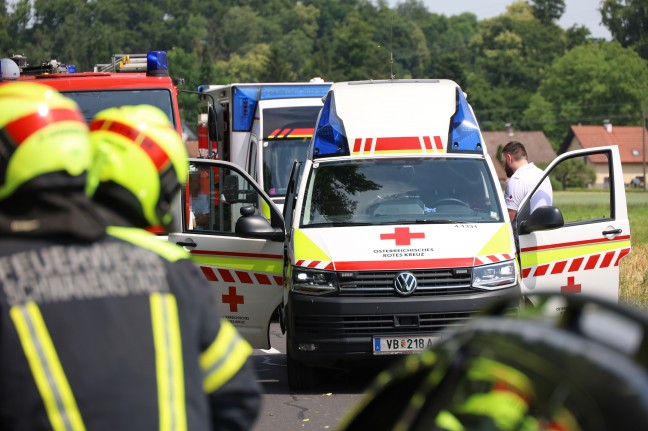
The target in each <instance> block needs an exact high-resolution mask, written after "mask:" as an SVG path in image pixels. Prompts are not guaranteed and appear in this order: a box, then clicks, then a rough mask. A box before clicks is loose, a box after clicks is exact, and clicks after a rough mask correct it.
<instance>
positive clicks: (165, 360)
mask: <svg viewBox="0 0 648 431" xmlns="http://www.w3.org/2000/svg"><path fill="white" fill-rule="evenodd" d="M151 321H152V325H153V342H154V345H155V371H156V376H157V388H158V407H159V419H160V430H161V431H167V430H168V431H172V430H173V431H175V430H177V431H185V430H186V429H187V415H186V409H185V391H184V371H183V364H182V339H181V337H180V322H179V319H178V306H177V303H176V300H175V297H174V296H173V295H171V294H168V293H165V294H160V293H153V294H151Z"/></svg>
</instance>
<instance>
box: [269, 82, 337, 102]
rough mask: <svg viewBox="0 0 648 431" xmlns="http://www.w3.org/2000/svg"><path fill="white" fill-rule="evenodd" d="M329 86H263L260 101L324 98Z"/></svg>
mask: <svg viewBox="0 0 648 431" xmlns="http://www.w3.org/2000/svg"><path fill="white" fill-rule="evenodd" d="M329 88H331V86H330V85H329V84H323V85H264V86H262V87H261V100H271V99H299V98H303V97H320V98H322V97H324V96H326V93H327V92H328V91H329Z"/></svg>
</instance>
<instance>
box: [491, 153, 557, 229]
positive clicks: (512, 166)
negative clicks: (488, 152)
mask: <svg viewBox="0 0 648 431" xmlns="http://www.w3.org/2000/svg"><path fill="white" fill-rule="evenodd" d="M502 165H504V170H505V171H506V176H508V177H509V180H508V183H507V184H506V196H505V201H506V208H507V209H508V213H509V217H510V219H511V222H513V221H515V218H516V217H517V213H518V210H519V209H520V203H521V202H522V199H524V197H525V196H526V195H527V194H528V193H530V192H531V190H532V189H533V187H535V185H536V184H537V183H538V182H539V181H540V178H542V174H543V171H542V170H541V169H540V168H538V167H537V166H536V165H534V164H533V163H530V162H529V160H528V159H527V152H526V149H525V148H524V145H522V144H521V143H519V142H517V141H511V142H509V143H508V144H506V145H505V146H504V148H503V149H502ZM552 200H553V191H552V189H551V182H550V181H549V178H545V180H544V181H543V182H542V184H541V185H540V187H538V189H537V190H536V191H535V193H534V194H533V196H532V197H531V212H533V211H534V210H535V209H536V208H538V207H540V206H546V205H551V203H552Z"/></svg>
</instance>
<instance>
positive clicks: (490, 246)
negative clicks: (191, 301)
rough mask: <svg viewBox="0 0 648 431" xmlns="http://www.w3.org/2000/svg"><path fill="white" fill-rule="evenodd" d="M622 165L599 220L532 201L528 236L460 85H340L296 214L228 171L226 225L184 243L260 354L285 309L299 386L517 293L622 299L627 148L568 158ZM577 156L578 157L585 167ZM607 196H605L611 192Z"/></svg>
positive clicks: (320, 129) (206, 165)
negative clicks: (509, 205) (623, 159)
mask: <svg viewBox="0 0 648 431" xmlns="http://www.w3.org/2000/svg"><path fill="white" fill-rule="evenodd" d="M574 159H575V160H576V162H577V163H587V162H590V163H591V162H592V160H595V161H597V162H604V163H599V164H600V165H603V166H604V168H603V169H607V176H606V183H605V186H602V187H601V190H600V201H601V202H602V203H601V204H600V205H597V206H595V209H594V210H593V212H592V213H591V214H589V215H587V214H586V215H583V214H582V213H580V212H579V213H578V214H574V215H572V214H571V213H569V214H565V215H564V217H563V214H562V212H561V210H560V208H559V207H557V206H547V207H540V208H537V209H535V210H534V211H533V212H531V211H530V209H529V198H527V201H526V202H523V203H522V206H521V207H520V211H519V212H518V217H517V219H516V227H517V231H518V233H519V246H520V251H519V252H518V251H517V250H516V246H515V242H514V236H513V229H512V226H511V222H510V220H509V218H508V212H507V210H506V207H505V205H504V196H503V193H502V186H501V185H500V183H499V181H498V179H497V176H496V174H495V169H494V166H493V163H492V161H491V158H490V156H489V155H488V154H487V147H486V145H484V143H483V139H482V135H481V132H480V129H479V127H478V124H477V121H476V119H475V116H474V114H473V111H472V108H471V107H470V105H469V104H468V103H467V101H466V96H465V94H464V93H463V91H462V90H461V89H460V88H459V87H458V85H457V84H456V83H454V82H452V81H449V80H387V81H366V82H341V83H335V84H333V85H332V86H331V89H330V91H329V92H328V94H327V96H326V98H325V102H324V106H323V108H322V110H321V112H320V114H319V117H318V120H317V124H316V127H315V133H314V135H313V139H312V141H311V144H310V148H309V154H308V157H307V159H306V161H304V162H297V163H295V164H294V166H293V170H292V173H291V178H290V181H289V183H288V187H287V194H286V200H285V206H284V209H283V214H281V213H280V212H279V210H278V208H277V206H276V205H275V204H274V203H273V202H272V201H271V199H270V197H268V196H267V195H266V194H265V193H264V192H263V190H262V189H261V188H259V186H258V185H257V184H256V183H255V182H254V181H253V180H252V178H251V177H250V176H249V175H248V174H247V173H245V172H244V171H243V170H242V169H241V168H238V167H237V166H236V165H234V164H231V163H227V162H223V161H220V162H219V161H202V160H197V159H195V160H191V169H192V170H197V171H206V172H210V173H212V175H213V173H217V174H218V176H219V177H220V179H221V181H220V182H219V183H218V184H211V186H210V187H211V189H212V190H211V193H212V196H211V198H212V199H213V198H214V196H216V197H218V199H217V200H218V204H217V205H215V206H214V207H213V208H212V211H213V217H212V220H213V221H214V223H213V225H212V226H211V228H210V229H208V230H206V231H204V232H202V233H196V232H195V231H194V232H188V231H187V230H186V229H183V230H179V231H178V232H177V233H174V234H171V235H170V236H169V239H170V241H172V242H175V243H178V244H181V245H183V246H185V247H186V248H187V249H188V250H190V251H191V253H192V255H193V257H194V259H195V261H196V262H197V263H198V264H199V265H200V267H201V269H202V271H203V273H204V274H205V276H206V277H207V279H208V280H210V281H211V282H212V284H213V286H214V289H216V290H217V291H218V293H219V295H218V297H219V299H220V301H222V303H221V304H220V305H221V311H222V313H223V315H224V316H225V317H226V318H227V319H229V320H230V321H232V322H233V323H234V324H235V325H236V326H237V327H238V328H239V330H240V331H241V333H242V334H243V335H244V336H245V337H246V338H247V339H248V340H250V341H251V343H252V344H253V346H254V347H256V348H268V347H269V334H268V331H269V324H270V320H271V317H272V315H273V314H274V313H278V315H279V318H280V323H281V327H282V329H283V330H284V331H285V332H286V344H287V346H286V354H287V365H288V382H289V385H290V386H291V388H293V389H299V388H306V387H309V386H311V385H313V384H314V383H315V382H316V378H317V374H318V373H317V368H318V367H320V366H330V365H333V364H336V363H338V362H342V363H345V362H348V361H365V360H368V359H371V358H375V357H377V356H380V355H389V354H402V353H409V352H413V351H417V350H421V349H425V348H427V347H429V346H430V345H432V344H433V343H434V342H435V340H437V339H438V338H439V337H440V336H442V332H443V331H444V330H445V329H446V328H449V327H452V326H454V325H461V324H462V323H464V322H466V321H467V319H470V318H471V316H473V315H474V313H476V312H477V311H478V310H480V309H482V308H484V307H485V306H487V305H488V304H489V303H490V302H491V301H493V300H495V299H497V298H500V297H502V296H504V295H519V294H520V293H522V294H524V293H526V292H536V291H541V290H549V291H568V292H587V293H592V294H598V295H601V296H605V297H609V298H614V299H616V298H617V296H618V286H619V261H620V259H621V258H622V257H623V256H625V255H626V254H627V253H629V251H630V230H629V224H628V217H627V210H626V202H625V192H624V185H623V175H622V172H621V163H620V159H619V152H618V149H617V148H616V147H601V148H597V149H592V150H582V151H576V152H571V153H567V154H564V155H562V156H560V157H558V158H557V159H556V160H555V161H554V162H553V163H552V164H551V165H550V166H549V167H548V168H547V170H546V171H545V177H546V176H548V175H552V172H553V171H554V170H555V169H560V166H561V164H562V163H564V162H569V163H574V161H573V160H574ZM570 160H571V161H570ZM596 195H597V196H598V195H599V193H597V194H596Z"/></svg>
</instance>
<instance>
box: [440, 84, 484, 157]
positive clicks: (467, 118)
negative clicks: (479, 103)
mask: <svg viewBox="0 0 648 431" xmlns="http://www.w3.org/2000/svg"><path fill="white" fill-rule="evenodd" d="M448 140H449V142H448V150H447V151H448V152H449V153H480V154H482V153H484V148H483V144H482V140H481V135H480V133H479V126H478V125H477V119H476V118H475V114H474V113H473V111H472V109H471V108H470V105H468V101H466V96H464V93H463V91H461V89H460V88H457V110H456V111H455V113H454V115H453V116H452V117H451V118H450V134H449V136H448Z"/></svg>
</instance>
